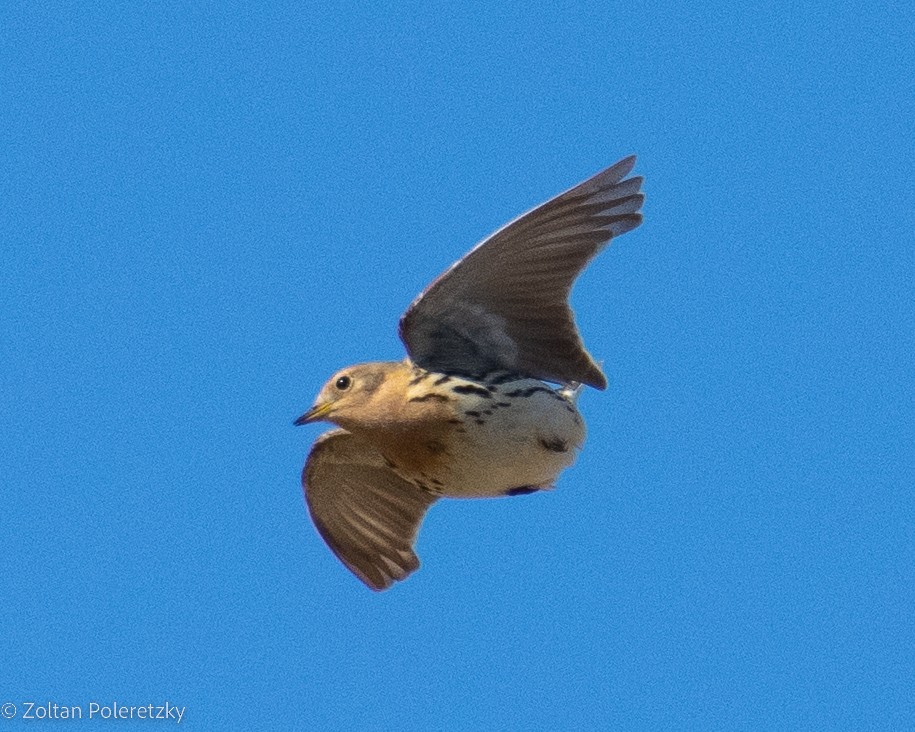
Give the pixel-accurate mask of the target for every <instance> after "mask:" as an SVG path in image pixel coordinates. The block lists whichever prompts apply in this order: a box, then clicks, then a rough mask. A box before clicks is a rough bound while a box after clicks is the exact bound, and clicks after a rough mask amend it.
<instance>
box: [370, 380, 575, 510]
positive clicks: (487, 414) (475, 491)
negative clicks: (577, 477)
mask: <svg viewBox="0 0 915 732" xmlns="http://www.w3.org/2000/svg"><path fill="white" fill-rule="evenodd" d="M583 440H584V424H583V422H582V420H581V417H580V415H579V414H578V410H577V409H576V408H575V405H574V403H573V401H572V399H571V398H570V397H569V395H568V394H566V393H564V392H562V391H557V390H555V389H552V388H550V387H549V386H547V385H546V384H544V383H543V382H540V381H537V380H533V379H517V380H512V381H508V382H505V383H486V382H475V381H470V380H467V379H462V378H458V377H453V376H445V375H442V374H434V373H431V374H430V375H429V376H428V377H426V378H424V379H421V380H418V381H417V382H416V383H414V384H413V385H412V387H411V388H410V389H409V390H408V391H407V395H406V399H405V401H404V409H403V411H402V413H401V419H400V423H399V426H398V428H397V429H392V430H389V431H387V432H386V434H384V435H381V436H380V441H381V442H380V443H379V448H380V450H381V452H382V454H383V455H384V456H385V459H386V460H387V461H388V464H389V467H391V468H392V469H393V470H395V471H396V472H397V473H399V474H400V475H401V476H403V477H405V478H407V479H408V480H411V482H413V483H415V484H417V485H419V486H420V487H422V488H424V489H427V490H430V491H431V492H433V493H436V494H440V495H445V496H453V497H474V496H481V497H482V496H500V495H506V494H508V495H511V494H512V492H513V491H519V492H524V490H526V489H528V488H531V489H540V488H548V487H552V484H553V482H554V481H555V479H556V478H557V476H558V475H559V473H560V472H562V470H564V469H565V468H567V467H568V466H569V465H571V464H572V462H573V461H574V459H575V454H576V452H577V450H578V449H579V448H580V447H581V444H582V442H583ZM381 443H383V444H381Z"/></svg>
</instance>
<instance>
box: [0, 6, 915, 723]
mask: <svg viewBox="0 0 915 732" xmlns="http://www.w3.org/2000/svg"><path fill="white" fill-rule="evenodd" d="M39 5H41V4H37V3H28V4H26V3H21V4H14V3H8V4H5V5H4V6H3V9H2V10H0V23H2V27H3V28H4V33H3V35H4V38H3V41H2V46H0V95H2V104H0V129H2V130H3V133H2V135H0V170H2V175H0V201H2V204H0V241H2V251H3V267H2V268H0V335H2V338H0V481H2V492H0V581H2V584H3V586H2V592H0V630H2V636H3V644H4V648H3V651H2V654H0V656H2V660H0V704H2V703H7V702H8V703H12V704H15V705H16V707H17V717H16V718H14V720H13V721H12V722H6V720H2V719H0V726H2V727H6V726H8V727H9V728H11V729H13V728H16V727H18V726H20V725H24V724H25V722H24V721H23V720H22V718H21V715H22V713H23V710H24V707H25V705H26V703H27V702H37V703H47V702H51V703H57V704H60V705H80V706H82V707H83V708H84V709H85V710H86V711H88V705H89V704H90V702H93V701H95V702H100V703H103V704H106V703H107V704H110V703H111V702H117V703H118V704H122V705H146V704H156V705H158V704H164V703H165V702H166V701H168V702H170V703H171V704H176V705H179V706H183V707H186V714H185V718H184V721H183V722H182V727H184V726H189V727H191V728H194V729H233V728H238V729H242V728H245V729H258V728H263V729H283V728H287V729H291V728H299V729H305V728H314V729H328V730H331V729H338V730H359V729H366V730H370V729H398V730H429V729H443V730H452V729H454V730H457V729H525V730H528V729H599V728H614V729H662V728H663V729H687V728H689V729H729V730H731V729H766V728H768V729H813V728H845V729H856V728H857V729H860V728H865V727H867V728H874V729H893V728H895V729H899V728H904V727H907V726H911V725H912V723H913V719H915V701H913V695H912V679H913V678H915V655H913V643H915V622H913V620H912V608H913V607H915V605H913V603H915V592H913V586H915V570H913V567H915V534H913V528H912V527H913V519H915V512H913V508H915V505H913V503H915V502H913V488H915V469H913V468H915V465H913V463H915V457H913V456H915V444H913V443H915V440H913V432H915V430H913V425H915V419H913V396H912V394H913V390H912V375H913V353H915V314H913V305H912V295H913V292H912V290H913V281H915V256H913V234H912V232H913V226H915V195H913V194H915V185H913V182H912V181H913V176H912V172H913V170H915V145H913V142H912V125H913V119H915V81H913V80H915V75H913V74H912V73H911V69H912V68H913V67H915V46H913V44H912V34H913V32H915V11H913V10H911V9H906V7H903V6H900V5H897V4H889V3H881V2H877V3H864V2H849V3H841V2H840V3H838V4H836V3H829V4H827V3H820V4H806V5H805V4H798V3H772V4H764V5H763V6H758V7H757V6H754V4H750V5H747V6H746V7H744V6H741V5H739V4H735V5H731V4H719V3H714V2H713V3H706V4H693V5H692V6H681V5H674V4H667V3H653V2H648V3H638V4H632V3H621V4H590V5H588V4H577V3H549V4H542V6H538V5H536V4H533V5H532V4H530V3H524V4H522V3H518V4H502V5H500V6H498V7H493V6H492V4H488V3H485V4H484V3H464V4H461V5H460V6H459V7H455V5H454V4H452V3H438V2H432V3H429V2H425V3H412V2H403V3H394V4H388V5H387V6H386V7H383V8H382V7H381V5H380V4H379V5H378V7H371V6H370V5H369V4H363V5H362V6H358V7H357V6H353V5H352V4H336V3H323V4H320V5H319V6H316V7H311V4H308V3H261V4H257V5H252V6H244V5H238V4H234V3H222V4H201V3H179V2H168V3H154V4H147V6H144V7H143V8H138V7H135V6H130V5H124V4H121V3H111V4H107V3H69V4H60V6H59V7H50V6H47V5H43V6H42V7H39ZM630 153H636V154H638V155H639V162H638V165H637V168H636V172H637V173H638V174H641V175H644V176H645V190H646V192H647V194H648V198H647V201H646V204H645V208H644V212H645V223H644V225H643V226H642V227H641V228H640V229H638V230H636V231H635V232H633V233H631V234H627V235H626V236H625V237H623V238H621V239H619V240H618V241H616V242H614V244H613V245H612V246H611V247H610V248H609V249H608V250H607V251H605V252H604V253H603V254H602V255H601V256H600V257H599V258H598V259H597V260H595V261H594V262H593V264H592V265H591V267H590V268H589V269H588V271H587V272H586V273H585V275H584V276H583V277H582V278H581V279H580V281H579V282H578V284H577V286H576V288H575V291H574V293H573V303H574V306H575V309H576V313H577V319H578V322H579V325H580V328H581V330H582V332H583V334H584V338H585V341H586V343H587V344H588V347H589V349H590V350H591V352H592V353H593V354H594V355H595V357H596V358H598V359H600V360H602V361H603V363H604V368H605V371H606V373H607V375H608V378H609V381H610V386H609V388H608V389H607V390H606V391H605V392H597V391H594V390H590V391H588V392H587V393H586V394H584V396H583V397H582V399H581V409H582V412H583V414H584V416H585V419H586V421H587V423H588V425H589V436H588V441H587V443H586V446H585V449H584V450H583V452H582V453H581V455H580V456H579V459H578V461H577V463H576V465H575V466H573V467H572V468H571V469H570V470H568V471H567V472H565V473H564V474H563V475H562V477H561V479H560V480H559V482H558V486H557V489H556V490H555V491H553V492H551V493H548V494H540V495H534V496H527V497H519V498H513V499H502V500H479V501H450V502H442V503H440V504H439V505H437V506H435V507H434V508H433V510H432V511H431V512H430V514H429V516H428V518H427V520H426V522H425V524H424V526H423V529H422V532H421V535H420V539H419V543H418V549H419V553H420V556H421V558H422V560H423V566H422V568H421V569H420V571H419V572H417V573H416V574H415V575H414V576H413V577H411V578H410V579H409V580H408V581H407V582H405V583H403V584H401V585H398V586H397V587H395V588H393V589H392V590H391V591H389V592H387V593H384V594H375V593H372V592H370V591H368V590H367V589H366V588H365V587H363V586H362V585H361V584H360V583H359V582H358V581H357V580H356V579H355V578H354V577H352V576H351V575H350V574H349V573H348V572H347V571H346V570H345V569H344V568H343V567H342V566H341V565H340V564H339V563H338V562H337V561H336V559H335V558H334V557H333V556H332V555H331V553H330V552H329V551H328V550H327V548H326V547H325V546H324V544H323V542H322V541H321V540H320V538H319V537H318V535H317V533H316V531H315V530H314V528H313V526H312V525H311V523H310V521H309V519H308V516H307V513H306V509H305V506H304V502H303V500H302V494H301V488H300V485H299V472H300V470H301V466H302V463H303V461H304V458H305V456H306V455H307V452H308V449H309V446H310V444H311V442H312V441H313V440H314V438H315V437H316V436H317V435H318V434H319V432H320V428H319V427H307V428H294V427H293V426H292V419H293V418H294V417H296V416H297V415H299V414H300V413H301V412H302V411H304V409H306V408H307V407H308V406H310V404H311V402H312V399H313V397H314V395H315V393H316V392H317V390H318V388H319V387H320V386H321V384H322V383H323V382H324V381H325V379H326V378H327V377H328V376H329V375H330V374H331V373H332V372H333V371H335V370H336V369H338V368H339V367H341V366H344V365H347V364H350V363H353V362H359V361H365V360H377V359H397V358H400V357H401V356H402V354H403V351H402V347H401V345H400V343H399V341H398V340H397V335H396V324H397V318H398V317H399V315H400V313H401V312H402V311H403V309H404V308H405V307H406V306H407V305H408V304H409V302H410V301H411V300H412V298H413V297H414V296H415V295H416V294H417V293H418V292H419V291H420V290H421V289H422V288H423V287H424V286H425V285H426V284H427V283H428V282H429V281H430V280H431V279H432V278H433V277H434V276H435V275H437V274H438V273H439V272H440V271H441V270H442V269H443V268H444V267H446V266H447V265H448V264H450V263H451V262H452V261H453V260H455V259H456V258H458V257H459V256H460V255H461V254H463V253H464V252H465V251H466V250H467V249H469V248H470V246H472V245H473V244H474V243H475V242H477V241H478V240H479V239H481V238H482V237H484V236H485V235H486V234H488V233H489V232H491V231H492V230H493V229H495V228H496V227H498V226H500V225H502V224H503V223H504V222H506V221H507V220H509V219H511V218H513V217H514V216H516V215H518V214H519V213H521V212H522V211H524V210H526V209H528V208H530V207H531V206H533V205H535V204H537V203H540V202H541V201H544V200H546V199H547V198H549V197H551V196H553V195H554V194H556V193H559V192H560V191H562V190H564V189H565V188H567V187H569V186H571V185H572V184H574V183H576V182H578V181H579V180H582V179H584V178H585V177H587V176H589V175H591V174H593V173H595V172H597V171H598V170H600V169H601V168H603V167H605V166H606V165H609V164H610V163H613V162H615V161H616V160H617V159H618V158H620V157H622V156H624V155H626V154H630ZM118 724H120V725H123V726H125V727H132V726H143V727H144V728H148V727H149V725H151V724H152V722H148V721H145V722H144V721H135V722H119V723H118ZM163 724H169V723H163ZM94 726H101V727H103V728H107V726H108V725H106V724H104V723H99V724H98V725H96V724H95V723H93V722H90V721H89V720H87V719H84V720H83V721H82V722H81V723H79V728H80V729H88V728H92V727H94Z"/></svg>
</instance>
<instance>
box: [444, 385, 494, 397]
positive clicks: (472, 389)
mask: <svg viewBox="0 0 915 732" xmlns="http://www.w3.org/2000/svg"><path fill="white" fill-rule="evenodd" d="M451 391H453V392H454V393H455V394H476V395H477V396H481V397H486V398H487V399H491V398H492V394H490V393H489V389H484V388H483V387H482V386H477V385H476V384H461V385H459V386H453V387H451Z"/></svg>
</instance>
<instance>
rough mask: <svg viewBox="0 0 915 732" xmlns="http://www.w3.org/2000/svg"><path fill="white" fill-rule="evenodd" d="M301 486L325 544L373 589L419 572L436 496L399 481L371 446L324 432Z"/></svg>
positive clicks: (335, 432)
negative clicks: (419, 536)
mask: <svg viewBox="0 0 915 732" xmlns="http://www.w3.org/2000/svg"><path fill="white" fill-rule="evenodd" d="M302 487H303V488H304V489H305V500H306V502H307V503H308V511H309V513H311V518H312V520H313V521H314V522H315V526H317V528H318V531H319V532H320V534H321V536H322V537H323V539H324V541H326V542H327V545H328V546H329V547H330V548H331V549H332V550H333V552H334V554H336V555H337V557H338V558H339V559H340V561H341V562H343V563H344V564H345V565H346V566H347V567H348V568H349V570H350V571H351V572H352V573H353V574H355V575H356V576H357V577H358V578H359V579H361V580H362V581H363V582H365V584H367V585H368V586H369V587H371V588H372V589H373V590H385V589H387V588H388V587H390V586H391V585H392V584H393V583H394V582H395V581H397V580H402V579H404V578H406V577H407V575H409V574H410V573H411V572H413V571H414V570H416V569H417V568H418V567H419V559H418V557H417V556H416V554H415V553H414V552H413V542H414V541H415V539H416V532H417V531H418V530H419V525H420V522H421V521H422V520H423V516H425V514H426V510H427V509H428V508H429V506H431V505H432V504H433V503H434V502H435V496H432V495H430V494H428V493H426V492H424V491H422V490H420V489H419V488H417V487H416V486H415V485H413V484H412V483H408V482H407V481H405V480H403V479H402V478H400V477H399V476H397V475H396V474H395V473H394V472H393V471H392V470H391V469H390V468H388V467H387V466H386V465H385V464H384V459H383V458H382V457H381V455H380V454H379V453H378V451H377V450H375V448H373V447H372V446H371V445H369V444H368V443H367V442H365V441H364V440H360V439H359V438H358V437H356V436H355V435H353V434H351V433H349V432H346V431H344V430H331V431H330V432H325V433H324V434H323V435H321V436H320V437H319V438H318V440H317V442H315V444H314V447H312V449H311V453H310V454H309V455H308V460H307V461H306V462H305V469H304V470H303V471H302Z"/></svg>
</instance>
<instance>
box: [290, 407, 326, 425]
mask: <svg viewBox="0 0 915 732" xmlns="http://www.w3.org/2000/svg"><path fill="white" fill-rule="evenodd" d="M330 409H331V404H330V403H329V402H324V404H315V405H314V406H313V407H312V408H311V409H309V410H308V411H307V412H305V414H303V415H302V416H301V417H299V418H298V419H297V420H296V421H295V422H293V424H294V425H295V426H296V427H298V426H300V425H303V424H308V423H309V422H317V421H318V420H320V419H322V418H323V417H324V416H325V415H326V414H327V413H328V412H329V411H330Z"/></svg>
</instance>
